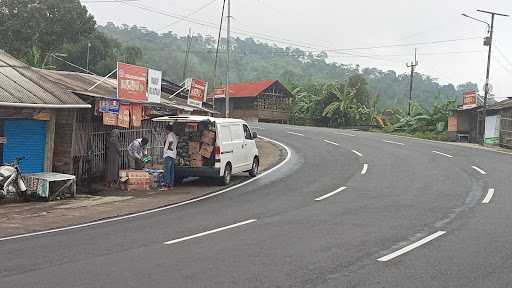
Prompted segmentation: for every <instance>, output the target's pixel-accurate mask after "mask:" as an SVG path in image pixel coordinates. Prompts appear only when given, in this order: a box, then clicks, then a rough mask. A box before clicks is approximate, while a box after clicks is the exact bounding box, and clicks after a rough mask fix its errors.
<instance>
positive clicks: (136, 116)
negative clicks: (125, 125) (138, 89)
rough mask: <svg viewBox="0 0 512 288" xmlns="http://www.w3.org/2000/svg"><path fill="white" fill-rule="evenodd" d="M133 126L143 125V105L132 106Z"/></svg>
mask: <svg viewBox="0 0 512 288" xmlns="http://www.w3.org/2000/svg"><path fill="white" fill-rule="evenodd" d="M130 106H131V109H132V111H131V114H132V124H133V127H140V126H141V125H142V110H143V106H142V104H135V103H133V104H131V105H130Z"/></svg>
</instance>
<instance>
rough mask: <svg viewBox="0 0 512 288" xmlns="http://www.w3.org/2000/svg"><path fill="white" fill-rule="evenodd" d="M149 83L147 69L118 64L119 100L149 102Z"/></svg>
mask: <svg viewBox="0 0 512 288" xmlns="http://www.w3.org/2000/svg"><path fill="white" fill-rule="evenodd" d="M147 83H148V70H147V68H144V67H139V66H135V65H130V64H125V63H117V98H119V99H125V100H135V101H147Z"/></svg>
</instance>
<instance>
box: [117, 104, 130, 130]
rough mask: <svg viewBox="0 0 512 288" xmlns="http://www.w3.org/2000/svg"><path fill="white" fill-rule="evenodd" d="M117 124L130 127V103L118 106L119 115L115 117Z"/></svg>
mask: <svg viewBox="0 0 512 288" xmlns="http://www.w3.org/2000/svg"><path fill="white" fill-rule="evenodd" d="M117 126H119V127H124V128H130V105H127V104H121V105H120V106H119V116H118V117H117Z"/></svg>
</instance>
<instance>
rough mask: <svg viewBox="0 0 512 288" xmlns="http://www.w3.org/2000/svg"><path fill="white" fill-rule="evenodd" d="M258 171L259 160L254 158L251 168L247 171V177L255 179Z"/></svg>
mask: <svg viewBox="0 0 512 288" xmlns="http://www.w3.org/2000/svg"><path fill="white" fill-rule="evenodd" d="M259 170H260V160H259V159H258V157H254V160H252V168H251V170H249V176H251V177H256V176H257V175H258V172H259Z"/></svg>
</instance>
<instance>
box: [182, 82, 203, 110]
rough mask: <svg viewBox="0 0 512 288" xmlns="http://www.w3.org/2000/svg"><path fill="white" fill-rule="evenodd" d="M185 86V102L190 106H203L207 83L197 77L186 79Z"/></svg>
mask: <svg viewBox="0 0 512 288" xmlns="http://www.w3.org/2000/svg"><path fill="white" fill-rule="evenodd" d="M186 87H188V89H189V90H188V101H187V103H188V104H189V105H192V106H196V107H200V108H201V107H203V102H204V101H206V91H207V88H208V83H207V82H206V81H204V80H199V79H187V81H186Z"/></svg>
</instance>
